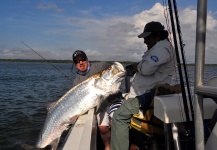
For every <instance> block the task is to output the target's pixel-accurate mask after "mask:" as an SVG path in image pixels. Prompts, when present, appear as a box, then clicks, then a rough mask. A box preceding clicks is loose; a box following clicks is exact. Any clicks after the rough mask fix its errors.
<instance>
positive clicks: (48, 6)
mask: <svg viewBox="0 0 217 150" xmlns="http://www.w3.org/2000/svg"><path fill="white" fill-rule="evenodd" d="M36 8H37V9H39V10H54V11H56V12H61V11H62V9H61V8H59V7H58V6H57V5H56V4H46V3H40V4H38V5H37V6H36Z"/></svg>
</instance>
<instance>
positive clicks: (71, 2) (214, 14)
mask: <svg viewBox="0 0 217 150" xmlns="http://www.w3.org/2000/svg"><path fill="white" fill-rule="evenodd" d="M176 3H177V8H178V15H179V22H180V27H181V36H182V41H183V44H184V45H185V46H184V54H185V58H186V63H194V62H195V57H194V56H195V52H194V51H195V37H196V18H197V0H190V1H189V0H177V1H176ZM216 6H217V1H213V0H210V1H208V13H207V33H206V37H207V39H206V57H205V62H206V63H207V64H217V44H216V42H217V8H216ZM168 13H169V12H168V11H167V2H166V1H165V0H160V1H157V0H120V1H118V0H1V5H0V59H42V58H41V57H40V56H39V55H41V56H42V57H43V58H44V59H47V60H49V59H56V60H71V59H72V54H73V52H74V51H75V50H77V49H80V50H83V51H85V52H86V54H87V55H88V58H89V60H98V61H133V62H137V61H139V60H141V57H142V55H143V53H144V52H145V51H146V50H147V47H146V45H145V44H144V42H143V39H140V38H138V37H137V36H138V35H139V34H140V33H142V31H143V29H144V26H145V24H146V23H148V22H150V21H159V22H161V23H162V24H163V25H164V26H165V28H166V29H168V30H169V31H172V29H171V25H170V22H169V21H170V16H168ZM166 18H167V19H166ZM166 20H167V21H166ZM170 37H171V38H172V37H173V36H172V34H170ZM22 42H23V43H25V44H26V45H27V46H29V47H30V48H31V49H33V50H34V51H35V52H37V53H38V54H39V55H38V54H36V53H34V52H33V51H32V50H31V49H30V48H28V47H27V46H25V44H23V43H22Z"/></svg>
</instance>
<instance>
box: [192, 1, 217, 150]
mask: <svg viewBox="0 0 217 150" xmlns="http://www.w3.org/2000/svg"><path fill="white" fill-rule="evenodd" d="M206 20H207V0H198V4H197V26H196V46H195V82H194V118H195V137H196V139H195V149H196V150H204V149H205V141H204V132H203V129H204V124H203V119H204V118H203V102H204V101H205V100H204V99H203V98H204V97H207V96H208V97H215V98H216V97H217V92H216V91H217V87H214V86H209V85H204V82H203V81H204V64H205V44H206ZM215 137H217V134H216V133H215ZM208 140H209V139H208ZM215 143H216V142H215ZM215 145H216V144H215ZM213 148H216V147H213Z"/></svg>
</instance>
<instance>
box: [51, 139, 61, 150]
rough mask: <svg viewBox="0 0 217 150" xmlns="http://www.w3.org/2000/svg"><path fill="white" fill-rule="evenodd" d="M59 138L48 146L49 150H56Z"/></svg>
mask: <svg viewBox="0 0 217 150" xmlns="http://www.w3.org/2000/svg"><path fill="white" fill-rule="evenodd" d="M59 141H60V138H57V139H55V140H54V141H53V142H52V143H51V144H50V145H51V150H56V149H57V147H58V144H59Z"/></svg>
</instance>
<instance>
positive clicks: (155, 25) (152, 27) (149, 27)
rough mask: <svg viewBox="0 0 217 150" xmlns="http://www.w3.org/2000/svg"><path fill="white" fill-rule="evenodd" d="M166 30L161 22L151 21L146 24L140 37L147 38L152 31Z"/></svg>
mask: <svg viewBox="0 0 217 150" xmlns="http://www.w3.org/2000/svg"><path fill="white" fill-rule="evenodd" d="M162 30H164V26H163V25H162V24H161V23H160V22H155V21H152V22H149V23H147V24H146V25H145V28H144V31H143V33H141V34H140V35H138V37H139V38H145V37H147V36H149V35H150V34H151V33H152V32H158V31H162Z"/></svg>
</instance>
